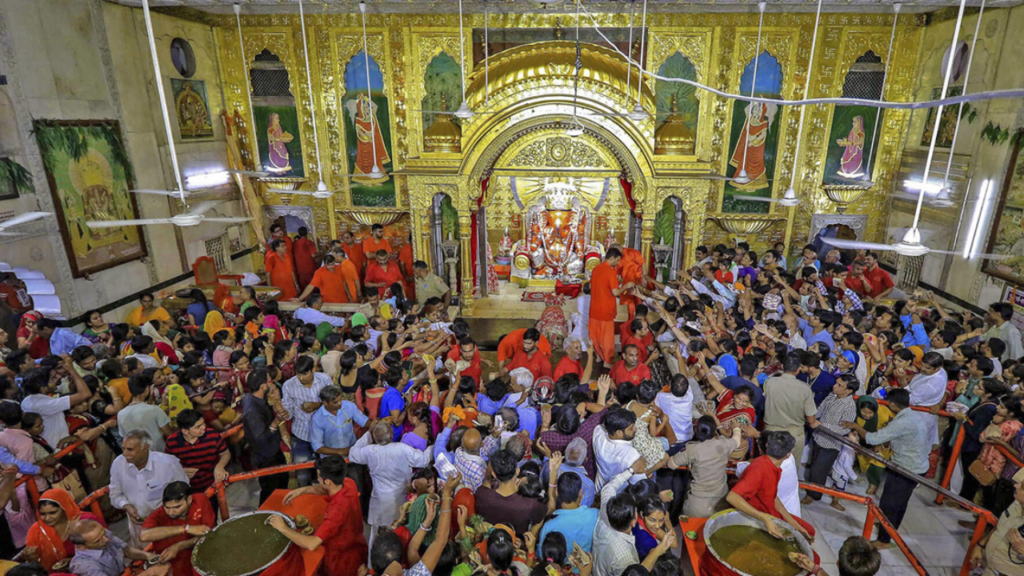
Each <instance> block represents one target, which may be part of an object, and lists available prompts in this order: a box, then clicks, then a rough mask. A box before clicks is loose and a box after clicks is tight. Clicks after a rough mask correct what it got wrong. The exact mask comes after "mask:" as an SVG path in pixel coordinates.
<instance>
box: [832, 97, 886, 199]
mask: <svg viewBox="0 0 1024 576" xmlns="http://www.w3.org/2000/svg"><path fill="white" fill-rule="evenodd" d="M878 117H879V109H878V108H871V107H869V106H836V108H835V111H834V112H833V114H832V131H831V132H830V133H829V137H828V152H827V153H826V155H825V172H824V174H823V176H822V183H823V184H831V185H840V184H853V183H857V182H868V181H870V180H871V172H872V167H873V166H874V164H875V157H874V154H869V148H870V146H871V142H872V141H873V139H874V142H875V146H876V150H875V151H874V152H877V146H878V139H877V137H875V134H874V131H875V126H876V118H878Z"/></svg>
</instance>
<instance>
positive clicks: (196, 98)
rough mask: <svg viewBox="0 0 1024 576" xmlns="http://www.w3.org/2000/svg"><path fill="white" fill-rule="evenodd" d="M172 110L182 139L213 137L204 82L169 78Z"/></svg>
mask: <svg viewBox="0 0 1024 576" xmlns="http://www.w3.org/2000/svg"><path fill="white" fill-rule="evenodd" d="M171 94H173V95H174V112H175V115H176V116H177V117H178V133H179V134H180V135H181V139H182V140H197V139H200V138H211V137H213V125H212V124H211V122H210V106H209V104H208V100H207V97H206V82H203V81H202V80H182V79H180V78H171Z"/></svg>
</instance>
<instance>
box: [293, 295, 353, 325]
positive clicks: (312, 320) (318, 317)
mask: <svg viewBox="0 0 1024 576" xmlns="http://www.w3.org/2000/svg"><path fill="white" fill-rule="evenodd" d="M323 307H324V299H323V296H321V295H320V294H310V295H309V297H307V298H306V305H305V306H303V307H302V308H299V309H298V310H296V311H295V312H294V313H292V316H293V317H294V318H295V319H296V320H300V321H302V323H303V324H315V325H317V326H319V325H320V324H321V323H323V322H327V323H328V324H330V325H331V326H334V327H335V328H344V327H345V319H344V318H339V317H337V316H331V315H329V314H324V313H323V312H321V311H320V309H321V308H323Z"/></svg>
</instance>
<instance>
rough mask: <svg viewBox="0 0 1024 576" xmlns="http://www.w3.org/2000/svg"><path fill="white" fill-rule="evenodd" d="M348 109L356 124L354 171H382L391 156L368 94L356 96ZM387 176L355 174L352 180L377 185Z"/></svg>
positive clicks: (365, 172) (364, 172)
mask: <svg viewBox="0 0 1024 576" xmlns="http://www.w3.org/2000/svg"><path fill="white" fill-rule="evenodd" d="M353 108H354V109H353ZM349 110H350V113H352V114H353V119H352V122H353V123H354V124H355V126H356V140H357V144H356V164H355V173H356V174H366V175H368V174H370V173H371V172H373V171H374V167H376V169H377V170H376V171H377V172H381V173H383V172H384V165H385V164H387V163H389V162H391V157H390V156H389V155H388V151H387V149H386V148H385V147H384V137H383V136H382V135H381V132H380V121H379V120H378V119H377V108H376V106H375V105H374V104H373V103H372V102H370V98H369V96H367V94H366V93H365V92H364V93H362V94H360V95H359V97H358V98H356V101H355V102H354V106H352V104H350V105H349ZM389 178H390V177H389V176H387V175H384V177H382V178H369V177H368V176H356V177H354V178H352V180H354V181H356V182H358V183H359V184H363V185H366V186H378V185H380V184H383V183H384V182H387V181H388V179H389Z"/></svg>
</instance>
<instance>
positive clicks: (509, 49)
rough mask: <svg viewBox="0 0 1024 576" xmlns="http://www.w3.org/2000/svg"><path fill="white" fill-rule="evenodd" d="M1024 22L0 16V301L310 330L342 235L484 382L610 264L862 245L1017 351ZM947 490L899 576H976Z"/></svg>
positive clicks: (411, 3)
mask: <svg viewBox="0 0 1024 576" xmlns="http://www.w3.org/2000/svg"><path fill="white" fill-rule="evenodd" d="M1021 4H1022V3H1021V2H1020V1H1019V0H963V1H956V0H907V1H905V2H902V3H898V2H893V1H891V0H882V1H867V0H818V1H814V0H774V1H768V2H762V3H760V4H758V3H757V2H754V1H740V0H693V1H686V2H683V1H678V0H649V1H648V0H583V1H577V2H573V1H572V0H564V1H562V0H461V1H457V0H401V1H394V0H392V1H386V0H366V2H365V3H363V2H357V1H355V0H305V1H304V2H303V1H300V0H0V274H6V275H7V276H6V277H7V278H9V279H10V281H11V282H15V283H17V284H19V285H22V286H24V288H25V290H26V291H27V293H28V294H29V295H30V296H31V297H32V301H33V305H32V309H33V310H35V311H37V312H38V313H39V315H40V317H43V318H50V319H53V320H56V321H58V322H59V323H60V325H61V326H64V327H67V328H71V329H72V330H73V331H75V332H81V331H82V329H83V328H86V327H87V325H89V324H90V322H92V320H91V319H92V315H93V314H94V313H98V314H99V315H100V316H101V318H102V322H103V323H120V322H123V321H124V319H125V317H126V316H128V315H129V314H130V313H131V312H132V311H133V310H135V309H136V308H137V307H138V306H139V301H140V298H144V296H145V295H146V294H151V295H155V298H156V299H157V300H158V301H159V302H160V303H161V305H162V306H163V307H164V308H165V309H167V310H168V311H171V312H176V313H178V314H185V316H186V317H187V316H189V313H185V312H183V311H184V310H185V309H186V308H187V307H188V306H189V305H190V303H191V302H193V300H192V296H191V295H192V294H193V292H194V289H196V288H197V287H198V288H199V289H200V290H204V291H205V293H206V295H207V297H209V298H211V299H213V298H214V297H215V294H217V296H216V297H218V298H219V297H220V290H221V288H220V287H221V286H227V288H224V289H223V290H224V291H225V292H227V293H229V294H230V296H229V297H228V299H229V300H230V299H231V297H234V300H235V303H236V304H237V303H241V302H242V301H243V300H245V298H246V292H244V290H243V287H244V286H254V287H255V288H256V292H255V293H256V294H258V295H259V296H260V297H261V298H263V297H266V298H268V299H275V298H276V299H277V300H278V301H279V303H280V308H281V310H288V311H293V310H295V309H297V308H300V307H301V306H303V305H304V304H303V300H304V298H303V299H300V298H299V294H298V293H290V292H291V291H293V290H295V289H296V288H303V287H304V286H305V285H306V284H308V283H309V280H308V279H306V280H305V282H301V283H299V285H298V286H295V287H292V286H289V288H288V290H285V291H284V293H281V290H280V289H279V287H276V286H275V281H274V278H273V277H272V271H271V270H268V266H269V265H268V262H269V259H268V258H269V257H270V256H271V253H273V252H274V248H272V244H275V239H277V238H280V237H281V236H280V232H281V231H283V232H284V235H285V236H286V237H290V238H298V237H299V236H301V237H303V238H307V239H308V241H311V242H312V244H311V246H312V248H311V250H313V251H315V253H316V254H317V260H318V261H319V258H320V256H321V255H322V254H326V253H328V252H329V251H330V250H331V248H332V247H333V244H332V241H335V240H341V239H343V238H344V237H345V236H346V235H351V236H352V238H353V239H354V241H355V242H357V243H362V242H363V241H364V240H366V239H370V241H371V242H373V243H374V245H383V244H387V246H388V251H387V253H386V256H385V260H390V261H391V262H392V265H393V266H400V268H401V271H402V272H404V276H405V278H403V279H400V281H405V282H406V283H407V285H408V286H410V287H411V286H412V284H413V283H414V282H412V279H413V275H412V272H411V270H410V268H409V267H410V266H412V264H413V261H422V262H425V263H426V265H427V269H428V270H429V273H430V274H433V275H436V276H437V277H438V278H439V279H441V280H443V282H444V283H445V284H446V285H447V286H448V287H450V302H448V304H449V305H450V308H449V309H448V310H447V314H448V316H449V317H450V318H455V317H461V318H463V319H465V321H466V322H467V323H469V325H470V326H471V332H472V334H473V335H474V337H475V338H476V341H477V344H478V345H479V346H480V350H481V352H482V353H483V354H484V358H486V359H493V358H494V353H495V350H496V348H497V346H498V342H499V341H500V340H501V338H502V337H503V336H505V335H506V334H508V333H509V332H511V331H512V330H516V329H519V328H531V327H533V326H534V324H535V323H536V322H537V321H538V320H540V319H541V317H542V315H544V314H546V313H547V311H548V310H549V309H550V308H551V307H552V306H554V307H556V308H561V310H562V314H564V316H565V317H566V318H574V315H576V314H577V313H578V312H579V310H578V309H577V299H578V297H579V296H580V291H581V289H582V287H583V283H585V282H587V281H588V280H589V278H590V274H591V272H592V271H593V270H594V269H595V267H597V266H598V265H599V264H600V263H601V262H602V259H603V258H605V256H606V253H607V252H608V250H609V249H610V248H612V247H621V248H623V249H632V250H633V251H636V252H638V253H639V254H640V255H641V256H642V262H641V265H642V267H643V268H644V276H645V278H647V277H649V278H651V279H653V280H656V281H657V282H660V283H663V284H669V283H672V282H676V281H679V280H680V278H681V275H682V274H684V272H685V271H687V270H692V269H694V267H696V270H697V271H699V270H700V265H701V264H702V262H703V259H704V258H705V257H707V256H708V254H707V252H705V253H703V254H701V255H698V249H700V248H705V249H706V250H711V249H713V248H714V247H716V246H718V245H723V246H725V247H729V248H730V249H732V248H734V247H736V246H738V245H742V246H744V247H745V251H747V252H750V253H753V254H757V255H762V256H763V255H765V254H766V253H770V251H772V250H779V251H780V252H781V256H782V257H783V258H784V259H785V260H787V261H788V262H789V267H792V265H793V263H794V262H796V261H797V260H801V259H802V260H803V261H805V262H806V261H807V251H808V250H810V251H811V252H812V253H813V254H814V255H816V256H817V258H818V259H819V260H820V261H821V262H823V263H824V262H826V260H827V259H828V258H829V257H830V254H831V253H832V252H833V251H835V250H837V249H838V250H841V251H843V254H844V255H843V260H842V262H843V263H848V262H847V261H846V254H847V253H849V254H854V253H855V252H856V251H857V250H866V251H869V252H871V253H872V254H877V255H876V258H877V260H878V264H879V266H880V268H881V269H884V270H886V271H887V272H888V273H889V274H890V275H891V278H892V280H893V283H894V292H893V295H892V297H893V298H897V297H902V298H904V299H906V298H908V297H910V298H914V299H919V300H920V301H921V302H929V303H939V304H941V306H942V307H944V309H945V310H949V311H955V312H957V313H963V312H965V311H966V312H969V313H972V314H973V315H975V316H977V317H983V316H985V315H986V313H987V311H988V310H989V309H990V306H991V305H992V304H994V303H1003V302H1008V303H1010V304H1012V306H1013V309H1014V310H1015V313H1014V316H1013V318H1012V320H1011V322H1012V323H1013V324H1014V325H1019V326H1021V327H1024V293H1021V292H1018V290H1019V289H1020V287H1022V286H1024V219H1022V217H1024V159H1021V158H1020V155H1021V151H1022V148H1024V106H1022V97H1024V66H1021V62H1022V59H1024V34H1021V31H1022V30H1024V6H1022V5H1021ZM381 227H382V229H383V236H382V237H377V236H374V235H373V234H372V232H371V231H373V230H377V229H379V228H381ZM275 228H276V229H278V233H277V234H275ZM300 231H301V232H300ZM374 238H377V240H373V239H374ZM308 241H304V242H306V243H307V244H308ZM290 242H291V240H289V246H291V244H290ZM296 242H298V240H296ZM363 246H364V247H365V246H367V244H365V243H364V244H363ZM360 254H362V251H360ZM862 255H863V253H861V256H862ZM363 257H365V258H366V259H367V260H368V261H370V262H372V261H373V258H374V254H371V253H367V254H365V255H364V256H363ZM858 258H859V256H858ZM812 259H813V258H812ZM753 265H754V266H756V265H757V264H756V262H755V263H754V264H753ZM296 272H297V273H299V274H301V273H302V272H301V270H296ZM360 272H361V270H360ZM309 274H310V276H312V274H313V272H312V270H310V271H309ZM289 284H290V283H289ZM587 286H588V289H589V284H587ZM830 286H831V285H830ZM741 288H742V287H741ZM298 292H302V291H301V290H299V291H298ZM897 295H902V296H897ZM409 296H410V295H409V294H406V297H409ZM151 298H152V296H151ZM358 299H359V296H358V295H357V296H356V297H354V298H353V300H355V301H351V300H350V301H349V303H343V304H325V305H324V308H323V311H324V312H330V313H337V314H339V315H345V316H346V317H347V315H350V314H351V313H352V312H357V311H358V310H359V309H360V308H359V307H360V306H362V305H364V304H360V303H359V302H358ZM189 310H191V309H190V308H189ZM17 312H18V308H17V307H16V306H14V307H11V306H9V302H3V301H0V316H2V318H0V328H2V329H3V330H5V331H6V332H7V333H8V334H10V335H11V339H12V341H13V340H14V337H13V335H14V334H15V333H16V332H18V328H19V325H18V323H17V318H19V317H20V315H18V314H17ZM615 313H616V321H617V322H619V323H621V322H627V323H628V322H629V321H630V320H631V319H632V318H633V316H632V309H628V308H627V307H626V306H620V307H618V309H617V310H616V312H615ZM652 314H653V309H652ZM654 317H655V316H652V318H654ZM364 320H365V319H364ZM584 320H585V319H584ZM573 321H579V319H575V320H573ZM179 324H188V321H187V319H186V320H181V321H180V322H179ZM192 328H195V327H194V326H193V327H192ZM623 344H624V343H623ZM8 346H11V347H14V346H13V342H12V343H9V344H8ZM559 348H560V347H559ZM499 353H500V351H499ZM559 354H561V350H558V351H557V352H556V355H559ZM72 390H73V388H72ZM940 479H941V477H940V478H938V479H936V480H935V481H936V482H938V481H939V480H940ZM944 486H948V483H947V484H945V485H944ZM865 488H866V484H865V485H863V486H861V485H857V486H855V487H853V488H851V489H850V490H851V491H853V492H858V493H859V494H863V493H864V489H865ZM257 492H259V486H257V485H256V483H255V480H249V481H239V482H237V483H235V484H232V486H231V489H229V490H228V494H227V501H228V503H229V504H230V506H231V508H232V515H234V514H235V513H240V512H245V511H252V510H255V509H256V508H257V506H258V505H259V502H258V501H256V496H255V494H256V493H257ZM936 494H937V493H936V492H933V491H929V490H926V489H924V488H919V489H918V491H917V492H916V493H915V495H914V497H913V500H912V501H911V506H910V510H909V512H908V515H907V517H906V519H905V520H904V522H903V525H902V527H901V528H900V532H901V533H902V534H903V536H904V540H905V547H906V548H907V549H909V550H910V551H911V553H912V554H911V556H908V555H907V554H906V553H904V551H903V550H902V549H901V548H894V549H892V550H888V551H884V552H883V553H882V554H883V555H882V558H883V566H882V568H881V569H880V570H879V571H878V572H877V573H878V574H891V575H910V574H925V573H927V574H931V575H952V574H961V575H963V574H967V572H965V571H963V570H964V569H963V568H962V567H963V566H966V564H964V563H965V558H966V557H967V555H968V552H969V549H970V547H971V546H973V544H974V542H975V541H974V540H972V535H973V534H974V533H973V529H967V528H961V527H959V526H958V524H957V521H961V520H971V521H973V520H974V519H975V518H976V516H975V515H971V514H970V513H969V512H967V511H964V510H960V509H953V508H948V507H946V506H937V505H935V504H934V502H935V499H936ZM940 500H941V496H940ZM846 508H847V511H846V512H837V511H835V510H833V509H831V508H827V507H826V506H820V505H819V507H818V508H813V507H811V508H807V509H806V510H805V512H806V516H805V518H806V519H807V520H809V521H810V522H812V523H813V524H814V525H815V526H816V527H817V528H818V530H819V538H817V539H816V540H815V542H814V544H813V548H814V551H815V552H817V553H818V554H820V556H821V559H820V562H821V566H823V567H825V570H826V571H827V572H828V573H830V574H837V573H839V572H838V571H837V562H838V559H837V558H838V554H839V548H840V546H841V545H842V544H843V541H844V540H845V538H846V536H849V535H851V534H857V535H859V534H860V533H861V532H862V531H863V527H864V523H865V519H866V518H867V516H868V514H873V513H874V512H873V510H875V509H873V508H871V507H867V506H861V505H859V504H858V503H853V502H847V503H846ZM868 521H869V522H870V519H868ZM993 523H994V522H993ZM127 524H129V522H127V521H124V522H123V525H120V526H119V527H118V528H117V529H116V530H115V531H114V532H115V533H118V530H122V531H123V534H127V530H128V528H127ZM867 532H868V535H870V533H871V529H870V528H868V530H867ZM680 534H682V531H680ZM676 552H677V554H678V555H679V556H681V558H682V562H681V565H682V570H683V571H684V572H686V573H692V572H693V569H692V567H691V565H690V563H689V561H688V560H687V544H686V542H685V538H684V537H681V539H680V542H679V543H678V545H677V547H676ZM641 558H642V557H641ZM687 571H688V572H687ZM467 574H468V572H467ZM1016 574H1024V570H1022V571H1021V572H1017V573H1016ZM175 576H179V575H177V574H175ZM616 576H617V575H616ZM754 576H758V575H754Z"/></svg>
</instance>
